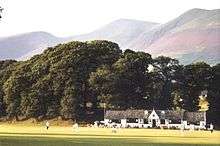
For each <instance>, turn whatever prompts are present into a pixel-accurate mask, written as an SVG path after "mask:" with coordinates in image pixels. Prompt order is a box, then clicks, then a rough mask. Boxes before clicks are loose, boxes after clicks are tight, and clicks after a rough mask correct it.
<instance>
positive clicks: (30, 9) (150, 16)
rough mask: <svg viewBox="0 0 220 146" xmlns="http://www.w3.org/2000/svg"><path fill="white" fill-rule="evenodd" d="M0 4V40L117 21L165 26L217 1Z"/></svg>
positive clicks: (24, 0) (17, 0)
mask: <svg viewBox="0 0 220 146" xmlns="http://www.w3.org/2000/svg"><path fill="white" fill-rule="evenodd" d="M0 5H1V6H2V7H4V11H3V19H2V20H1V21H0V37H2V36H9V35H13V34H18V33H24V32H31V31H47V32H50V33H52V34H54V35H57V36H69V35H76V34H82V33H87V32H90V31H93V30H95V29H97V28H100V27H101V26H103V25H105V24H107V23H109V22H111V21H114V20H116V19H119V18H128V19H137V20H144V21H152V22H159V23H165V22H167V21H169V20H171V19H173V18H175V17H177V16H178V15H180V14H182V13H183V12H185V11H187V10H189V9H192V8H203V9H217V8H219V6H220V0H0Z"/></svg>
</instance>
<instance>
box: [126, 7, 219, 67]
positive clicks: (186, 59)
mask: <svg viewBox="0 0 220 146" xmlns="http://www.w3.org/2000/svg"><path fill="white" fill-rule="evenodd" d="M219 40H220V10H219V9H218V10H203V9H192V10H190V11H187V12H186V13H184V14H183V15H181V16H179V17H177V18H176V19H174V20H172V21H170V22H168V23H166V24H162V25H160V26H158V27H156V28H154V29H152V30H150V31H146V32H144V33H142V34H141V35H140V36H139V37H138V38H136V39H134V41H133V42H132V43H131V44H130V47H131V48H135V49H136V50H137V49H138V50H144V51H146V52H149V53H151V54H153V55H155V56H158V55H167V56H171V57H176V58H180V61H181V62H182V63H191V62H196V61H206V62H208V63H211V64H214V63H216V62H219V61H220V41H219Z"/></svg>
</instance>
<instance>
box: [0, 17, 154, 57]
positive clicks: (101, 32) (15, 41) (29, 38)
mask: <svg viewBox="0 0 220 146" xmlns="http://www.w3.org/2000/svg"><path fill="white" fill-rule="evenodd" d="M155 25H157V23H151V22H145V21H138V20H129V19H119V20H116V21H114V22H112V23H110V24H108V25H106V26H104V27H102V28H101V29H98V30H96V31H94V32H91V33H88V34H85V35H79V36H71V37H67V38H58V37H55V36H53V35H51V34H49V33H46V32H31V33H27V34H21V35H17V36H12V37H8V38H2V39H0V59H18V60H26V59H28V58H30V57H31V56H33V55H35V54H39V53H42V52H43V50H44V49H46V48H47V47H52V46H54V45H57V44H59V43H65V42H69V41H72V40H81V41H85V40H95V39H96V40H103V39H105V40H110V41H114V42H116V43H118V44H119V45H120V46H121V47H122V48H123V47H124V46H125V45H126V44H128V43H129V42H130V41H132V40H133V39H134V38H136V37H138V36H139V35H140V34H141V33H142V32H143V31H146V30H150V29H151V28H152V27H154V26H155Z"/></svg>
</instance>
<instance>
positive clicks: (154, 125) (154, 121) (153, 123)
mask: <svg viewBox="0 0 220 146" xmlns="http://www.w3.org/2000/svg"><path fill="white" fill-rule="evenodd" d="M152 127H156V120H155V119H153V121H152Z"/></svg>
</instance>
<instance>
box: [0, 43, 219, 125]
mask: <svg viewBox="0 0 220 146" xmlns="http://www.w3.org/2000/svg"><path fill="white" fill-rule="evenodd" d="M149 65H150V67H149ZM152 66H153V67H152ZM150 68H151V69H150ZM152 68H153V69H152ZM203 90H207V91H208V95H207V97H204V98H199V95H200V94H201V91H203ZM219 98H220V64H217V65H215V66H212V67H211V66H210V65H208V64H206V63H204V62H198V63H196V64H190V65H186V66H183V65H180V64H179V62H178V60H175V59H172V58H169V57H165V56H159V57H157V58H152V57H151V55H150V54H148V53H144V52H134V51H131V50H125V51H124V52H122V50H120V48H119V46H118V45H117V44H116V43H113V42H109V41H90V42H76V41H75V42H70V43H67V44H60V45H57V46H55V47H51V48H48V49H47V50H45V51H44V52H43V53H42V54H40V55H36V56H34V57H32V58H31V59H30V60H27V61H13V60H4V61H0V116H1V117H3V118H2V119H8V120H11V119H16V120H23V119H29V118H36V119H38V120H43V119H49V118H55V117H58V116H59V117H62V118H63V119H73V120H79V121H93V120H98V119H102V118H103V113H101V112H100V111H103V103H106V108H107V109H152V108H155V109H175V110H181V109H184V110H188V111H197V110H205V109H203V106H201V104H202V103H205V104H207V103H208V104H209V112H210V115H212V119H211V120H212V121H213V122H215V123H218V122H219V119H220V118H219V115H220V114H219V113H220V112H219V111H220V99H219Z"/></svg>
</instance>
